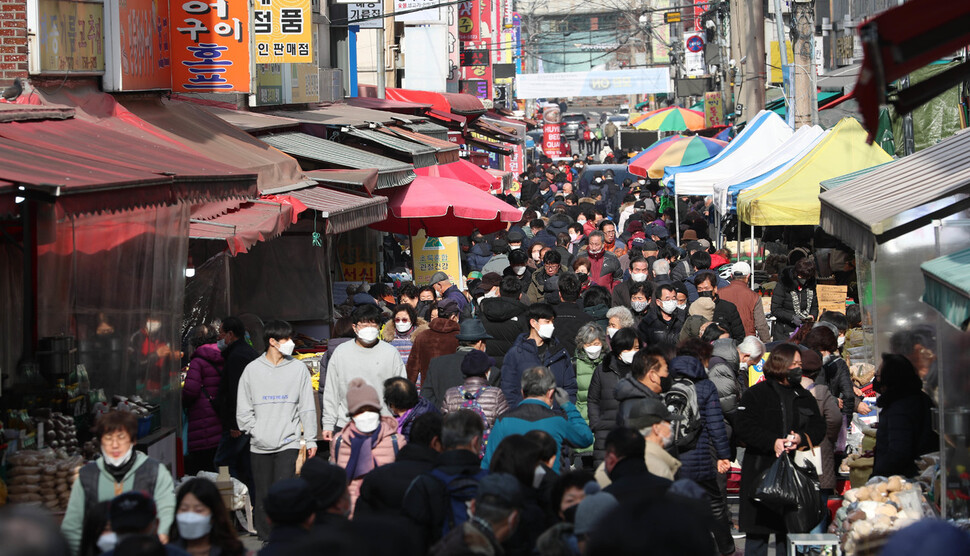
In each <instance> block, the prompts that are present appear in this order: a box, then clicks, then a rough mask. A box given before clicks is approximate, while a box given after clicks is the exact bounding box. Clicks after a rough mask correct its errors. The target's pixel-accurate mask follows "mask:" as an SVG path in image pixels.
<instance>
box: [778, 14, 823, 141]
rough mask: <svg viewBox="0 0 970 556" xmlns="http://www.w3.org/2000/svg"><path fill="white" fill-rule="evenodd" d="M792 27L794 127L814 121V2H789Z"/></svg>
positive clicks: (816, 116)
mask: <svg viewBox="0 0 970 556" xmlns="http://www.w3.org/2000/svg"><path fill="white" fill-rule="evenodd" d="M777 1H778V0H776V2H777ZM792 29H793V30H794V35H795V39H794V44H793V45H792V50H793V51H794V54H795V60H794V61H795V64H794V70H795V71H794V73H795V74H794V75H793V76H792V77H793V79H794V86H793V89H794V97H795V98H794V99H793V102H792V106H791V107H789V109H793V110H794V112H793V114H794V120H793V121H794V123H795V129H798V128H799V127H801V126H803V125H814V124H816V123H817V122H818V100H817V93H816V90H815V2H814V0H794V1H793V2H792Z"/></svg>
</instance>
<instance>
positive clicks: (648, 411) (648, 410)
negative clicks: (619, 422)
mask: <svg viewBox="0 0 970 556" xmlns="http://www.w3.org/2000/svg"><path fill="white" fill-rule="evenodd" d="M683 419H684V416H683V415H678V414H676V413H671V412H670V410H669V409H667V406H666V405H664V403H663V402H662V401H661V400H659V399H656V398H641V399H639V400H637V401H636V403H635V404H634V405H633V407H631V408H630V415H629V417H627V419H626V422H627V424H628V425H630V426H631V427H633V428H636V429H643V428H646V427H649V426H650V425H653V424H656V423H659V422H661V421H681V420H683Z"/></svg>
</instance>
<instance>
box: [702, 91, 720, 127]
mask: <svg viewBox="0 0 970 556" xmlns="http://www.w3.org/2000/svg"><path fill="white" fill-rule="evenodd" d="M719 125H724V104H723V103H722V102H721V93H704V127H714V126H719Z"/></svg>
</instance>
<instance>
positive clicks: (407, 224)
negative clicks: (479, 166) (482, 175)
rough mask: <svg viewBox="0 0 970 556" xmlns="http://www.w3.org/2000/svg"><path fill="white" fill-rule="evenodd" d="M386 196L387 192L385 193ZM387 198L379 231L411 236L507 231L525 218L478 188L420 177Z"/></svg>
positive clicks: (457, 182)
mask: <svg viewBox="0 0 970 556" xmlns="http://www.w3.org/2000/svg"><path fill="white" fill-rule="evenodd" d="M381 195H385V192H383V191H382V192H381ZM386 195H387V209H388V210H387V218H386V219H385V220H383V221H381V222H377V223H375V224H371V227H372V228H374V229H375V230H381V231H384V232H392V233H395V234H408V235H411V234H413V233H414V232H417V231H418V230H420V229H421V228H424V230H425V233H427V234H428V235H429V236H436V237H447V236H467V235H469V234H471V233H472V230H474V229H476V228H477V229H478V230H479V231H481V232H482V233H483V234H488V233H491V232H496V231H498V230H501V229H504V228H505V225H506V223H507V222H518V221H519V220H520V219H521V218H522V213H521V212H519V209H517V208H515V207H513V206H512V205H510V204H508V203H506V202H505V201H502V200H500V199H498V198H496V197H493V196H492V195H490V194H488V193H485V192H484V191H482V190H480V189H478V188H476V187H475V186H472V185H468V184H467V183H464V182H461V181H458V180H453V179H449V178H436V177H429V176H418V177H417V179H415V180H414V181H413V182H411V183H410V184H409V185H406V186H404V187H398V188H395V189H392V190H390V191H388V192H387V193H386Z"/></svg>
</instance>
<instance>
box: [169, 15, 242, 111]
mask: <svg viewBox="0 0 970 556" xmlns="http://www.w3.org/2000/svg"><path fill="white" fill-rule="evenodd" d="M170 7H171V12H172V15H171V17H172V23H171V29H172V45H171V48H172V90H173V91H182V92H188V93H198V92H204V93H205V92H208V93H213V92H215V93H231V92H238V93H248V92H249V90H250V82H251V80H252V72H251V70H250V67H251V63H250V54H249V15H248V14H249V5H248V2H247V1H246V0H215V1H213V2H211V3H210V2H208V1H202V0H189V1H187V2H182V1H179V0H173V1H172V2H171V3H170Z"/></svg>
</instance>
